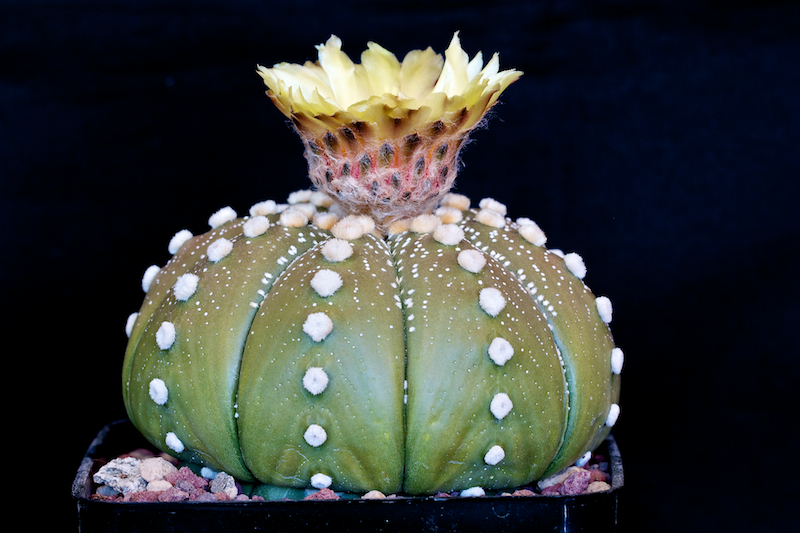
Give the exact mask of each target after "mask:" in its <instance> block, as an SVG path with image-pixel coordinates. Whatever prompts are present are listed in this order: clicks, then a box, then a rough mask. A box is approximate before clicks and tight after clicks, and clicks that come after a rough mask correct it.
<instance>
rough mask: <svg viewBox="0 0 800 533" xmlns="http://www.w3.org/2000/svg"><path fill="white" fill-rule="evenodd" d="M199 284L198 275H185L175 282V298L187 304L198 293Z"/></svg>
mask: <svg viewBox="0 0 800 533" xmlns="http://www.w3.org/2000/svg"><path fill="white" fill-rule="evenodd" d="M199 282H200V278H199V277H197V275H196V274H192V273H186V274H183V275H181V276H180V277H179V278H178V279H177V280H176V281H175V285H173V286H172V293H173V294H174V295H175V298H177V299H178V300H180V301H182V302H185V301H186V300H188V299H189V298H191V297H192V295H194V293H195V291H197V284H198V283H199Z"/></svg>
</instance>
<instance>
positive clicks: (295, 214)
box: [278, 206, 308, 228]
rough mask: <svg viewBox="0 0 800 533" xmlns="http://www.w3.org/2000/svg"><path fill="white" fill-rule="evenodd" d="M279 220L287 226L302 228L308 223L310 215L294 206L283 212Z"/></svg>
mask: <svg viewBox="0 0 800 533" xmlns="http://www.w3.org/2000/svg"><path fill="white" fill-rule="evenodd" d="M278 222H279V223H280V224H281V225H283V226H286V227H287V228H302V227H303V226H305V225H306V224H308V217H307V216H306V214H305V213H304V212H303V211H301V210H300V209H296V208H295V207H293V206H292V207H288V208H286V209H284V210H283V211H282V212H281V218H280V220H279V221H278Z"/></svg>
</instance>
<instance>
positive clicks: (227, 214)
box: [208, 207, 236, 228]
mask: <svg viewBox="0 0 800 533" xmlns="http://www.w3.org/2000/svg"><path fill="white" fill-rule="evenodd" d="M235 219H236V211H234V210H233V209H232V208H230V207H223V208H222V209H220V210H219V211H217V212H216V213H214V214H213V215H211V217H209V219H208V225H209V226H211V227H212V228H218V227H220V226H221V225H223V224H225V223H226V222H230V221H231V220H235Z"/></svg>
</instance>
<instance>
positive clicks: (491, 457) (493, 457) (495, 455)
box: [483, 445, 506, 465]
mask: <svg viewBox="0 0 800 533" xmlns="http://www.w3.org/2000/svg"><path fill="white" fill-rule="evenodd" d="M505 457H506V452H505V450H504V449H503V448H502V447H501V446H498V445H494V446H492V447H491V448H489V451H488V452H486V455H484V456H483V462H484V463H486V464H487V465H496V464H497V463H499V462H500V461H502V460H503V459H505Z"/></svg>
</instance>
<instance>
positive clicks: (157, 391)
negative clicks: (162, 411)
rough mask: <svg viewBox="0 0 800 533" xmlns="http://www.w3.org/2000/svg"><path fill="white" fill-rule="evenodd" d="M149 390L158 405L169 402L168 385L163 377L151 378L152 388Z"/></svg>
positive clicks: (151, 397)
mask: <svg viewBox="0 0 800 533" xmlns="http://www.w3.org/2000/svg"><path fill="white" fill-rule="evenodd" d="M148 392H149V393H150V399H151V400H153V401H154V402H156V403H157V404H158V405H164V404H165V403H167V399H169V391H168V390H167V385H166V383H164V381H163V380H162V379H159V378H155V379H153V380H151V381H150V389H149V391H148Z"/></svg>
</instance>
